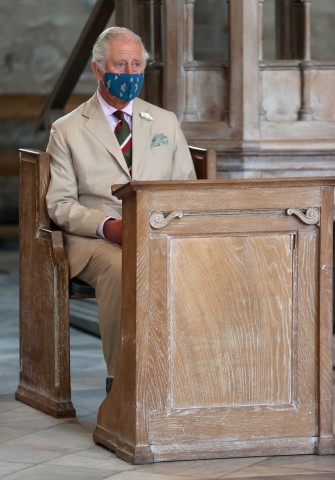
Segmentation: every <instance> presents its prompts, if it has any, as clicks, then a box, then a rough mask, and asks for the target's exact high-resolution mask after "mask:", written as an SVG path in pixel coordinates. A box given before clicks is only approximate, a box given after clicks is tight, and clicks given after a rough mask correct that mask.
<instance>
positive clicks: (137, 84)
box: [104, 73, 144, 102]
mask: <svg viewBox="0 0 335 480" xmlns="http://www.w3.org/2000/svg"><path fill="white" fill-rule="evenodd" d="M143 79H144V74H143V73H105V75H104V86H105V88H106V90H107V91H108V92H109V93H110V94H111V95H113V97H117V98H119V99H120V100H123V101H124V102H130V100H133V99H134V98H135V97H137V95H138V94H139V93H140V91H141V88H142V85H143Z"/></svg>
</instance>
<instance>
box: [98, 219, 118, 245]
mask: <svg viewBox="0 0 335 480" xmlns="http://www.w3.org/2000/svg"><path fill="white" fill-rule="evenodd" d="M103 231H104V235H105V238H106V239H107V240H109V241H110V242H112V243H118V244H119V245H122V219H119V220H112V219H109V220H107V221H106V222H105V224H104V228H103Z"/></svg>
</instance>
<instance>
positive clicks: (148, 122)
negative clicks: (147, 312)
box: [47, 27, 195, 392]
mask: <svg viewBox="0 0 335 480" xmlns="http://www.w3.org/2000/svg"><path fill="white" fill-rule="evenodd" d="M147 59H148V53H147V52H146V50H145V48H144V46H143V44H142V42H141V39H140V38H139V37H138V36H137V35H136V34H134V33H133V32H131V31H130V30H128V29H125V28H119V27H112V28H110V29H107V30H105V31H104V32H102V34H101V35H100V36H99V38H98V39H97V41H96V43H95V46H94V48H93V57H92V68H93V71H94V73H95V76H96V78H97V80H98V90H97V92H96V93H95V94H94V95H93V97H91V98H90V99H89V100H88V101H87V102H86V103H84V104H82V105H81V106H79V107H78V108H77V109H76V110H74V111H73V112H71V113H69V114H68V115H66V116H64V117H62V118H60V119H59V120H57V121H56V122H55V123H54V124H53V125H52V128H51V133H50V139H49V143H48V147H47V151H48V152H49V153H50V156H51V181H50V186H49V190H48V194H47V207H48V211H49V215H50V217H51V218H52V220H53V221H54V222H55V223H56V224H57V225H59V226H60V228H61V229H62V230H63V231H64V232H65V235H64V237H65V247H66V251H67V256H68V260H69V264H70V276H71V277H74V276H77V277H79V278H81V279H82V280H84V281H86V282H87V283H89V284H90V285H92V286H93V287H94V288H95V291H96V299H97V305H98V316H99V327H100V333H101V338H102V345H103V352H104V357H105V360H106V364H107V372H108V374H107V375H108V376H107V380H106V391H107V392H108V391H109V390H110V388H111V386H112V381H113V378H114V374H115V367H116V360H117V345H118V338H119V326H120V311H121V244H122V211H121V202H120V201H119V200H118V199H117V198H115V197H113V196H112V193H111V185H113V184H122V183H127V182H129V181H130V180H177V179H178V180H180V179H184V180H187V179H194V178H195V172H194V167H193V162H192V159H191V156H190V153H189V149H188V146H187V144H186V141H185V138H184V136H183V134H182V132H181V129H180V126H179V124H178V121H177V118H176V116H175V115H174V114H173V113H172V112H168V111H166V110H163V109H161V108H158V107H156V106H154V105H151V104H149V103H147V102H145V101H143V100H141V99H139V98H137V95H138V94H139V92H140V90H141V86H142V82H143V72H144V69H145V65H146V61H147ZM116 111H118V112H121V113H117V114H116V115H117V116H116V115H114V113H115V112H116ZM117 130H119V132H118V133H116V132H117ZM121 131H122V132H123V134H124V132H125V134H124V135H123V139H121V140H118V139H117V136H116V135H118V134H119V133H120V132H121ZM121 136H122V135H121ZM119 141H120V142H121V143H119ZM126 159H127V161H128V164H127V161H126Z"/></svg>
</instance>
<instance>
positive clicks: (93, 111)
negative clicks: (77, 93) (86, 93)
mask: <svg viewBox="0 0 335 480" xmlns="http://www.w3.org/2000/svg"><path fill="white" fill-rule="evenodd" d="M82 115H83V116H84V117H86V121H85V128H87V130H89V131H90V133H91V134H92V135H94V136H95V138H96V139H97V140H98V141H99V143H101V145H103V146H104V147H105V148H106V149H107V150H108V151H109V153H110V154H111V155H112V156H113V157H114V158H115V159H116V161H117V162H118V163H119V164H120V166H121V167H122V169H123V170H124V171H125V172H126V173H127V174H128V175H129V171H128V167H127V163H126V160H125V158H124V156H123V154H122V151H121V149H120V145H119V142H118V141H117V138H116V137H115V135H114V134H113V132H112V130H111V127H110V125H109V124H108V122H107V120H106V118H105V116H104V114H103V111H102V110H101V107H100V104H99V101H98V99H97V95H96V94H95V95H93V97H91V98H90V100H88V102H87V103H86V106H85V108H84V110H83V113H82Z"/></svg>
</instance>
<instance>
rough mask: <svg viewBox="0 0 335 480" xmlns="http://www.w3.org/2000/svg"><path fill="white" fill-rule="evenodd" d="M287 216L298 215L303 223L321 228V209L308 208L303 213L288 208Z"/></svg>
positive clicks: (297, 209) (296, 209)
mask: <svg viewBox="0 0 335 480" xmlns="http://www.w3.org/2000/svg"><path fill="white" fill-rule="evenodd" d="M286 213H287V215H296V216H297V217H298V218H299V219H300V220H301V221H302V222H303V223H307V224H308V225H318V226H320V209H319V208H312V207H310V208H307V210H306V211H305V213H304V212H302V210H300V209H299V208H288V209H287V210H286Z"/></svg>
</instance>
